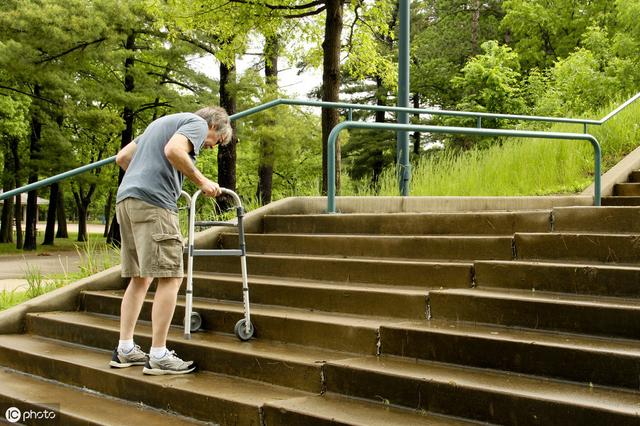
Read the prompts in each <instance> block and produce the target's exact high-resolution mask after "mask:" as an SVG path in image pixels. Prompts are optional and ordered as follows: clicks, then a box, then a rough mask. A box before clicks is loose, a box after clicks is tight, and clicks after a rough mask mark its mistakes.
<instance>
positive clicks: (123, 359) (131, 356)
mask: <svg viewBox="0 0 640 426" xmlns="http://www.w3.org/2000/svg"><path fill="white" fill-rule="evenodd" d="M147 358H148V355H147V354H146V353H144V352H143V351H142V349H140V346H138V345H135V346H134V347H133V349H131V351H129V352H122V351H121V350H119V349H118V348H115V349H114V350H113V356H112V357H111V362H110V363H109V365H110V366H111V367H113V368H126V367H131V366H134V365H145V363H146V362H147Z"/></svg>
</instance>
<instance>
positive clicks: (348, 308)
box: [193, 277, 427, 319]
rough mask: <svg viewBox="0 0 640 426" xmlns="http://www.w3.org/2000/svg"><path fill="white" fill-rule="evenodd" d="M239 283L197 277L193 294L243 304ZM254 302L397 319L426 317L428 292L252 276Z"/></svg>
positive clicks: (251, 286)
mask: <svg viewBox="0 0 640 426" xmlns="http://www.w3.org/2000/svg"><path fill="white" fill-rule="evenodd" d="M241 288H242V284H241V283H240V282H233V281H224V280H217V279H216V280H211V279H204V278H194V281H193V294H194V295H195V296H197V297H207V298H213V299H220V300H235V301H242V290H241ZM249 292H250V299H251V302H252V303H259V304H264V305H277V306H289V307H294V308H303V309H316V310H319V311H325V312H339V313H347V314H358V315H371V316H382V317H397V318H412V319H423V318H426V313H425V312H426V308H427V306H426V305H427V303H426V296H427V291H426V290H425V292H424V294H421V295H406V294H396V293H382V292H373V291H356V290H351V289H344V290H337V289H322V288H305V287H293V286H287V285H277V284H262V283H252V282H251V277H249Z"/></svg>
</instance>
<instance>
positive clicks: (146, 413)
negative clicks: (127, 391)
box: [0, 368, 204, 425]
mask: <svg viewBox="0 0 640 426" xmlns="http://www.w3.org/2000/svg"><path fill="white" fill-rule="evenodd" d="M0 382H1V383H2V386H1V387H0V395H1V396H2V397H4V398H6V399H9V400H11V401H15V402H17V403H20V402H22V403H27V404H29V403H36V404H42V403H55V404H58V406H57V407H56V408H55V409H56V411H57V412H59V413H60V414H63V415H67V416H72V417H74V418H76V419H79V420H80V421H82V422H84V423H86V424H91V423H95V424H102V425H122V424H125V423H126V424H150V425H182V424H184V425H201V424H204V423H202V422H199V421H197V420H194V419H189V418H187V417H182V416H178V415H174V414H172V413H168V412H166V411H160V410H158V409H155V408H151V407H145V406H141V405H140V404H135V403H132V402H129V401H125V400H121V399H117V398H113V397H110V396H106V395H101V394H97V393H95V392H91V393H89V392H87V391H86V390H83V389H80V388H75V387H73V386H69V385H63V384H61V383H57V382H53V381H51V380H44V379H41V378H36V377H34V376H31V375H27V374H24V373H19V372H17V371H14V370H10V369H7V368H0ZM2 397H0V398H2Z"/></svg>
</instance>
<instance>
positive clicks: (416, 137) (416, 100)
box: [413, 93, 420, 155]
mask: <svg viewBox="0 0 640 426" xmlns="http://www.w3.org/2000/svg"><path fill="white" fill-rule="evenodd" d="M413 107H414V108H416V109H417V108H420V94H419V93H414V94H413ZM414 117H415V118H416V120H419V119H420V114H415V115H414ZM413 153H414V154H415V155H420V132H418V131H415V132H413Z"/></svg>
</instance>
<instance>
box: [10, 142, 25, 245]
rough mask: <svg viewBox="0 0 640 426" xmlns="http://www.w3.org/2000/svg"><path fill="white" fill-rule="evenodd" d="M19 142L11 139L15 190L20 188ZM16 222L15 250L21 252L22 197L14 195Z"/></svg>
mask: <svg viewBox="0 0 640 426" xmlns="http://www.w3.org/2000/svg"><path fill="white" fill-rule="evenodd" d="M19 144H20V140H19V139H17V138H16V139H13V140H12V141H11V156H12V157H13V171H14V177H15V183H16V188H19V187H20V183H21V180H20V174H21V170H20V153H19V152H18V148H19ZM13 216H14V217H15V221H16V249H18V250H22V245H23V236H22V195H20V194H18V195H16V201H15V203H14V213H13Z"/></svg>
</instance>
